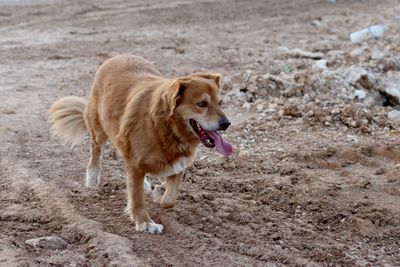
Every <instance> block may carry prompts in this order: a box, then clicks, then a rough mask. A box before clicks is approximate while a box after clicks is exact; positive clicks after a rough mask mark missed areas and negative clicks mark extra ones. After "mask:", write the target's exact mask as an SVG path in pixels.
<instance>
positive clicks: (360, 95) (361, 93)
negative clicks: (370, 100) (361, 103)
mask: <svg viewBox="0 0 400 267" xmlns="http://www.w3.org/2000/svg"><path fill="white" fill-rule="evenodd" d="M366 96H367V94H366V93H365V91H364V90H356V91H355V92H354V98H355V99H360V100H362V99H365V97H366Z"/></svg>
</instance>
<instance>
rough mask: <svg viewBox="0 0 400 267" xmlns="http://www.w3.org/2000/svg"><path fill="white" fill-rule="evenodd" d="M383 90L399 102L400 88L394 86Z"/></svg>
mask: <svg viewBox="0 0 400 267" xmlns="http://www.w3.org/2000/svg"><path fill="white" fill-rule="evenodd" d="M385 92H386V93H387V94H388V95H391V96H393V97H395V98H396V99H397V100H398V101H399V102H400V88H395V87H391V88H386V89H385Z"/></svg>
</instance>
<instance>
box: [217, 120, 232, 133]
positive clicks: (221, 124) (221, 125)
mask: <svg viewBox="0 0 400 267" xmlns="http://www.w3.org/2000/svg"><path fill="white" fill-rule="evenodd" d="M229 125H231V122H230V121H229V120H228V119H227V118H226V117H225V118H222V119H220V120H219V128H221V130H224V131H225V130H226V129H228V127H229Z"/></svg>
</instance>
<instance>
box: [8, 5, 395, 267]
mask: <svg viewBox="0 0 400 267" xmlns="http://www.w3.org/2000/svg"><path fill="white" fill-rule="evenodd" d="M399 14H400V4H399V2H398V1H394V0H393V1H390V0H384V1H378V0H376V1H373V0H346V1H344V0H343V1H341V0H337V1H336V3H329V2H328V1H325V0H296V1H293V0H292V1H289V0H281V1H273V0H269V1H268V0H267V1H242V0H220V1H209V0H201V1H189V0H171V1H161V0H150V1H144V0H138V1H121V0H119V1H118V0H113V1H105V0H103V1H96V3H94V2H92V1H58V0H15V1H13V0H0V55H1V57H0V146H1V148H0V266H400V173H399V169H400V165H399V163H400V143H399V138H400V135H399V131H398V130H397V129H398V128H399V127H398V123H396V122H395V121H391V120H388V119H387V116H388V112H390V111H393V110H395V108H396V104H398V103H396V99H394V100H393V98H391V97H389V96H388V95H387V94H384V93H382V90H383V89H382V88H384V86H385V85H388V84H390V82H391V83H392V86H397V87H399V86H400V82H399V81H400V79H398V78H399V71H400V64H399V59H400V58H399V56H398V55H399V52H400V50H399V47H400V41H399V32H400V29H399V28H396V25H399V24H398V23H399V21H398V18H399V17H398V15H399ZM381 22H382V23H386V24H387V25H388V31H387V32H386V33H385V34H384V36H382V38H380V39H379V40H370V41H369V42H367V43H365V44H352V43H351V42H350V40H349V34H350V33H351V32H352V31H355V30H358V29H360V28H363V27H365V26H368V25H370V24H374V23H381ZM282 47H284V48H282ZM294 48H299V49H302V50H305V51H309V52H314V53H316V55H311V56H309V55H308V56H307V55H306V56H304V55H300V56H299V55H295V53H292V52H290V51H289V50H290V49H294ZM122 53H132V54H136V55H141V56H143V57H145V58H147V59H149V60H151V61H153V62H154V63H155V64H156V66H157V67H158V68H159V69H160V71H162V72H163V73H164V74H165V75H167V76H171V77H172V76H176V75H184V74H188V73H192V72H195V71H199V70H210V71H218V72H220V73H221V74H222V75H223V77H224V80H223V85H222V88H223V94H224V108H225V110H226V111H227V114H229V115H230V118H231V120H232V122H233V126H231V128H230V129H229V130H228V131H227V132H226V133H225V136H227V138H228V139H230V140H231V141H232V143H233V144H234V145H235V148H236V153H235V155H234V156H233V157H232V158H229V159H226V158H223V157H221V156H220V155H218V154H216V153H215V152H213V151H210V150H207V149H206V148H203V147H202V148H200V151H199V153H198V155H197V157H196V159H195V161H194V164H193V166H191V167H190V168H189V169H188V171H187V174H186V176H185V177H184V180H183V183H182V185H181V192H180V195H179V200H178V204H177V206H176V207H175V208H174V209H172V210H163V209H162V208H161V207H160V206H159V205H158V204H157V203H156V202H154V201H153V198H154V196H153V195H152V194H148V196H147V201H148V206H149V211H150V214H151V216H152V217H153V219H154V220H155V221H156V222H158V223H162V224H163V225H164V227H165V233H164V234H163V235H148V234H144V233H136V232H135V231H134V227H133V225H132V224H131V223H130V221H129V219H128V217H127V216H126V215H124V213H123V210H124V207H125V203H126V202H125V183H124V170H123V165H122V163H121V160H120V158H119V156H118V154H117V153H116V152H115V150H114V149H113V148H112V147H111V145H108V146H107V149H106V151H105V154H104V157H103V173H102V183H101V185H100V186H99V187H98V188H96V189H87V188H85V187H84V186H83V178H84V174H85V167H86V164H87V161H88V158H89V154H88V152H89V151H88V150H89V148H88V140H85V141H83V142H82V144H81V145H79V146H78V147H76V148H75V149H73V150H71V149H69V148H67V147H65V146H63V145H62V144H61V143H60V142H59V141H58V140H56V139H55V138H53V137H52V136H51V135H50V133H49V125H48V123H47V119H46V117H47V115H46V110H47V109H48V107H49V105H50V104H51V103H52V102H53V101H55V100H56V99H58V98H60V97H62V96H66V95H77V96H86V95H87V94H88V91H89V89H90V85H91V81H92V79H93V76H94V73H95V71H96V69H97V68H98V67H99V65H100V64H101V63H102V62H103V61H104V60H105V59H107V58H109V57H110V56H113V55H118V54H122ZM310 57H311V58H310ZM320 58H323V59H325V60H326V61H325V62H324V61H321V60H320ZM325 63H326V64H325ZM315 64H317V65H318V64H322V65H323V66H322V67H321V68H320V69H318V68H316V67H315V66H316V65H315ZM324 64H325V65H326V66H324ZM354 67H358V68H360V67H362V68H363V70H366V71H367V74H364V75H363V76H362V77H361V76H360V77H361V78H363V79H361V80H360V79H358V78H356V81H355V82H354V83H351V82H348V79H347V78H349V77H350V76H351V75H353V74H354V70H355V69H354ZM321 69H322V70H321ZM357 70H359V69H357ZM348 71H350V74H349V75H347V76H346V73H349V72H348ZM342 74H343V75H342ZM355 75H357V72H356V74H355ZM372 76H373V78H371V77H372ZM346 77H347V78H346ZM351 77H353V76H351ZM365 77H366V78H365ZM346 79H347V80H346ZM349 79H350V78H349ZM363 81H364V82H363ZM393 84H394V85H393ZM355 90H359V91H358V92H360V90H361V91H363V92H366V93H367V97H366V98H365V100H363V97H362V96H360V97H359V98H360V99H357V98H356V97H351V95H353V94H356V93H355V92H356V91H355ZM379 92H380V93H379ZM370 96H371V97H370ZM379 97H380V98H379ZM385 97H386V98H385ZM379 99H381V100H382V99H383V100H382V101H381V102H379ZM371 101H372V102H371ZM151 182H152V183H153V184H154V185H159V184H161V182H162V179H159V178H152V179H151ZM50 235H55V236H59V237H61V238H63V239H64V240H65V241H66V242H67V243H68V245H67V247H66V248H64V249H60V250H49V249H44V248H33V247H31V246H30V245H28V244H26V243H25V241H26V240H27V239H31V238H37V237H42V236H50Z"/></svg>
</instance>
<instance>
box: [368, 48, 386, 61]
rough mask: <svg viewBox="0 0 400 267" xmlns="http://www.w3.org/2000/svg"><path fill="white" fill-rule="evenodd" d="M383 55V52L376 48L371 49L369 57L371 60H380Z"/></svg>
mask: <svg viewBox="0 0 400 267" xmlns="http://www.w3.org/2000/svg"><path fill="white" fill-rule="evenodd" d="M384 57H385V54H384V53H383V52H381V51H380V50H378V49H374V50H372V53H371V58H372V59H373V60H381V59H383V58H384Z"/></svg>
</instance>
